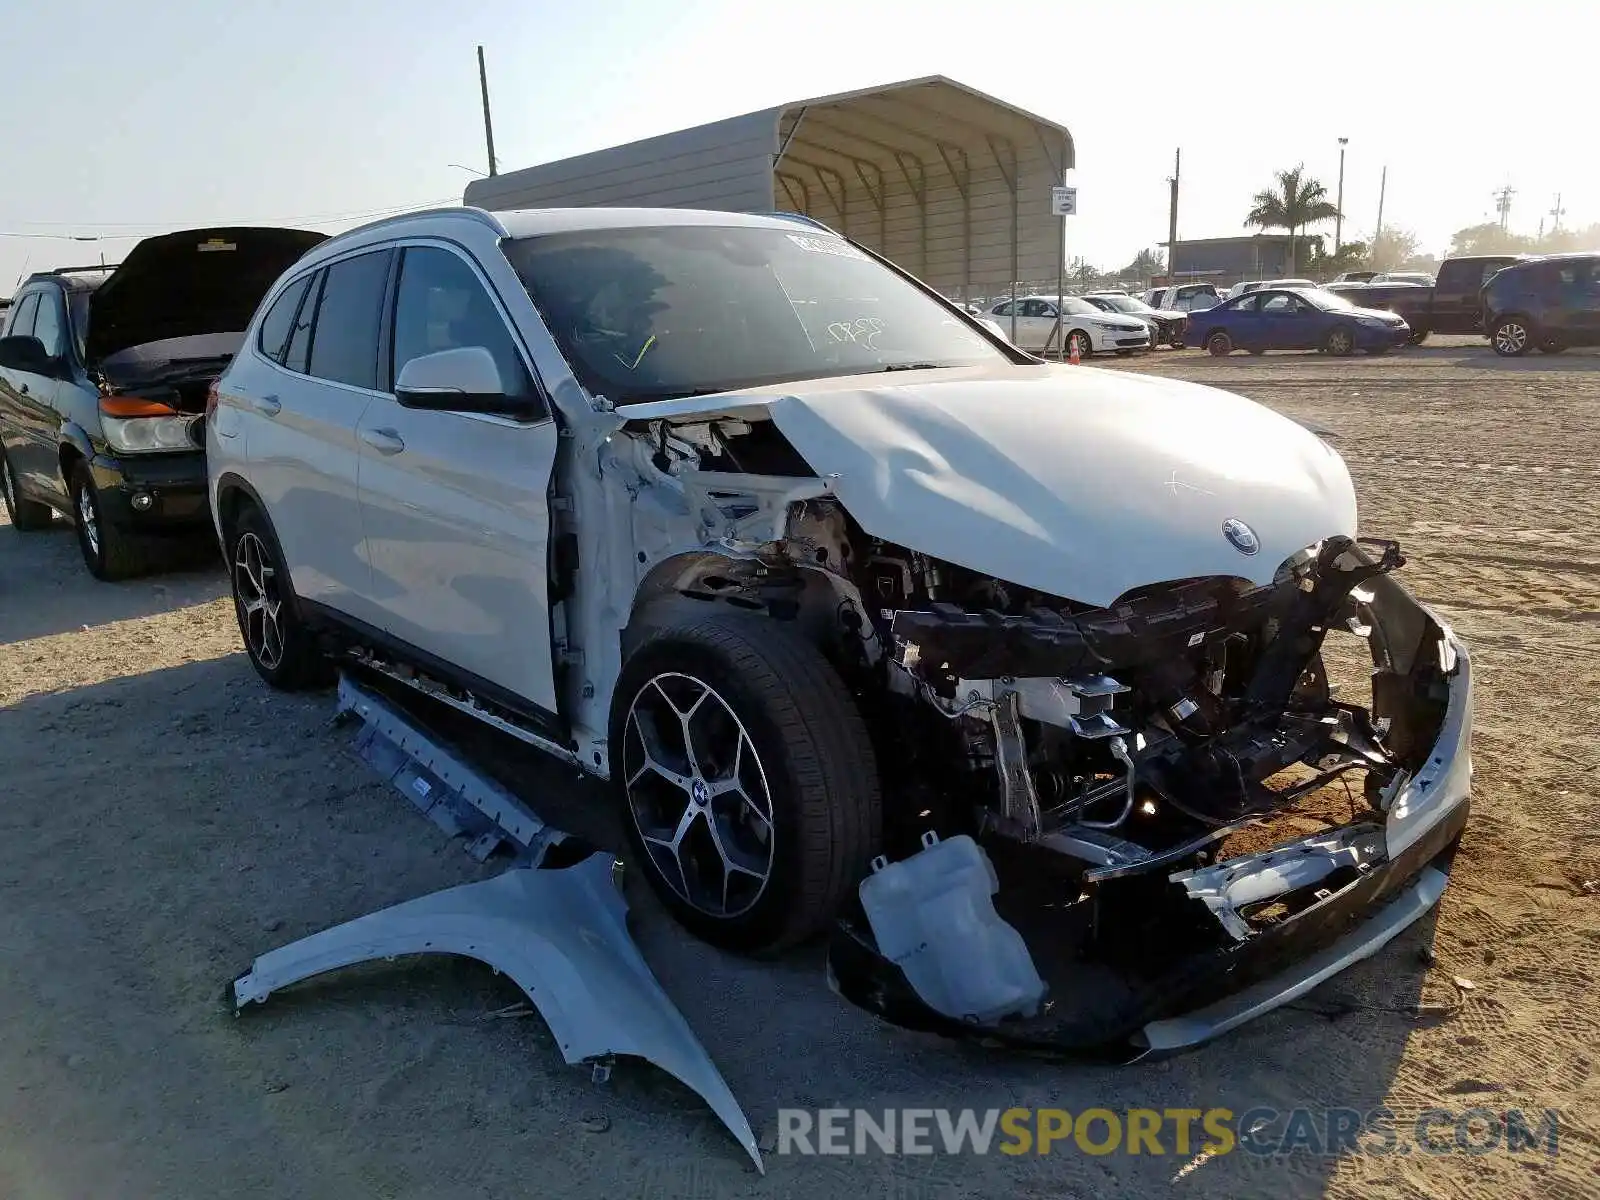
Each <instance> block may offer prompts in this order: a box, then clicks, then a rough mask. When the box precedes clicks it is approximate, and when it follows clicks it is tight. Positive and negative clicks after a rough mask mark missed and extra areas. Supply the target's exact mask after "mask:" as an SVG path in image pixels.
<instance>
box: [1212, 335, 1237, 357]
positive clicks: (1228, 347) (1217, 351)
mask: <svg viewBox="0 0 1600 1200" xmlns="http://www.w3.org/2000/svg"><path fill="white" fill-rule="evenodd" d="M1206 353H1208V354H1211V355H1214V356H1215V357H1217V358H1224V357H1226V356H1227V355H1229V354H1232V353H1233V339H1232V338H1231V337H1229V336H1228V335H1227V334H1225V333H1223V332H1222V330H1220V329H1219V330H1217V332H1215V333H1213V334H1212V335H1211V336H1210V337H1208V338H1207V339H1206Z"/></svg>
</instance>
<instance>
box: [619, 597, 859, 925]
mask: <svg viewBox="0 0 1600 1200" xmlns="http://www.w3.org/2000/svg"><path fill="white" fill-rule="evenodd" d="M610 744H611V778H612V783H613V787H614V788H615V789H616V791H617V796H618V800H619V801H620V803H621V807H622V820H623V826H624V828H625V829H626V831H627V836H628V841H629V844H630V846H631V847H632V850H633V856H634V859H635V861H637V862H638V863H639V864H640V866H641V869H642V870H643V872H644V874H645V877H646V878H647V879H648V880H649V881H650V885H651V887H652V888H653V889H654V890H655V892H656V894H657V895H658V896H659V897H660V898H661V901H662V903H663V904H664V905H665V906H666V907H667V909H668V910H669V911H671V913H672V914H673V916H674V917H676V918H677V920H678V921H679V922H681V923H682V924H683V925H684V926H685V927H686V928H688V929H689V930H690V932H692V933H694V934H695V935H696V936H698V937H700V938H703V939H704V940H706V941H708V942H711V943H712V944H714V945H717V946H721V947H723V948H725V949H729V950H734V951H738V952H741V953H771V952H776V951H779V950H782V949H785V948H787V947H789V946H792V945H795V944H796V943H798V942H801V941H803V940H805V939H806V938H808V937H810V936H812V935H814V934H816V933H818V932H820V931H821V930H823V929H824V928H826V927H827V926H828V925H829V924H830V923H831V922H832V920H833V919H834V917H835V916H836V914H837V913H838V912H839V911H840V909H841V908H842V907H843V906H844V905H845V903H846V902H848V900H849V899H850V897H851V895H852V893H853V891H854V889H855V886H856V884H857V883H858V882H859V881H860V880H861V878H862V877H863V876H864V875H865V874H866V872H867V869H868V864H869V863H870V862H871V860H872V856H873V855H874V854H875V853H877V847H878V844H879V841H880V838H881V830H882V820H883V818H882V809H881V802H880V799H879V792H878V774H877V765H876V760H875V758H874V755H873V751H872V744H871V742H870V740H869V738H868V736H867V731H866V727H865V725H864V724H863V722H862V720H861V716H860V713H859V712H858V711H857V709H856V706H855V702H854V701H853V700H852V699H851V696H850V693H849V692H848V691H847V690H846V689H845V686H844V684H843V682H842V681H841V680H840V679H839V677H838V675H837V674H835V673H834V671H833V668H832V667H831V666H830V665H829V664H828V662H827V660H826V659H824V658H823V657H822V654H821V653H820V652H819V651H818V650H817V649H816V648H815V647H813V646H812V645H811V644H810V643H809V642H807V641H806V640H805V639H804V638H802V637H801V636H800V635H799V634H798V633H797V632H796V631H795V630H794V628H793V627H792V626H789V625H786V624H782V623H779V622H777V621H773V620H769V619H766V618H761V617H754V616H749V615H745V614H742V613H735V612H730V611H726V610H724V611H718V612H710V613H705V612H697V613H681V612H680V613H669V614H666V615H665V616H664V617H663V619H662V620H661V621H660V623H659V624H652V625H650V626H648V627H646V628H645V629H644V630H643V631H642V634H641V637H640V640H639V642H638V644H637V647H636V649H635V650H634V652H633V653H632V654H631V655H630V657H629V658H628V661H627V663H626V665H624V667H623V669H622V672H621V674H620V676H619V677H618V680H617V687H616V691H615V693H614V696H613V700H612V708H611V724H610Z"/></svg>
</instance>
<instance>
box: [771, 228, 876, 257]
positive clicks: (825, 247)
mask: <svg viewBox="0 0 1600 1200" xmlns="http://www.w3.org/2000/svg"><path fill="white" fill-rule="evenodd" d="M788 237H789V240H790V241H791V242H793V243H794V244H795V245H796V246H799V247H800V249H802V250H809V251H811V253H813V254H836V255H838V256H839V257H840V258H865V257H866V255H865V254H863V253H861V251H859V250H857V249H856V248H855V247H854V246H852V245H851V244H850V243H849V242H844V241H840V240H839V239H838V238H831V237H807V236H806V235H805V234H803V233H791V234H789V235H788Z"/></svg>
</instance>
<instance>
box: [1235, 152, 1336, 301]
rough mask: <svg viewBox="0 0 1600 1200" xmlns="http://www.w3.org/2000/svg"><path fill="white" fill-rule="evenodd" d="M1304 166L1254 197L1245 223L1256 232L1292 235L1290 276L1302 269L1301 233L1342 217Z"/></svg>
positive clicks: (1283, 173) (1279, 176) (1282, 175)
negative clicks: (1268, 231)
mask: <svg viewBox="0 0 1600 1200" xmlns="http://www.w3.org/2000/svg"><path fill="white" fill-rule="evenodd" d="M1305 171H1306V169H1305V164H1304V163H1300V164H1298V165H1296V166H1295V167H1293V168H1291V169H1290V170H1287V171H1279V172H1278V173H1277V181H1276V183H1275V184H1274V185H1273V186H1272V187H1270V188H1264V189H1262V190H1261V191H1259V192H1257V193H1256V194H1255V195H1254V196H1252V197H1251V198H1250V211H1249V212H1248V213H1247V214H1245V218H1244V223H1245V225H1246V226H1248V227H1253V228H1256V229H1283V230H1286V231H1287V232H1288V234H1289V274H1291V275H1294V274H1296V273H1298V272H1299V270H1300V255H1299V243H1298V239H1299V234H1300V232H1301V231H1303V230H1304V229H1305V228H1306V227H1307V226H1308V225H1320V224H1321V223H1322V222H1324V221H1331V220H1333V219H1334V218H1335V217H1337V216H1338V215H1339V209H1338V207H1337V206H1335V205H1334V204H1333V203H1332V201H1330V200H1329V199H1328V189H1327V188H1326V187H1325V186H1323V185H1322V184H1321V183H1319V182H1318V181H1317V180H1315V179H1312V178H1311V177H1309V176H1308V175H1307V174H1306V173H1305Z"/></svg>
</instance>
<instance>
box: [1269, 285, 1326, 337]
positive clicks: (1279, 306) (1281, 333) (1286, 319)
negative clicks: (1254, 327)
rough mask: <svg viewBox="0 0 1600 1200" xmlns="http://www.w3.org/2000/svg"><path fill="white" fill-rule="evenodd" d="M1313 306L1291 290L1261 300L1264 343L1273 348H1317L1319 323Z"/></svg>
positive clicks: (1275, 293)
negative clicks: (1317, 325)
mask: <svg viewBox="0 0 1600 1200" xmlns="http://www.w3.org/2000/svg"><path fill="white" fill-rule="evenodd" d="M1314 316H1315V313H1314V311H1313V310H1312V308H1311V305H1309V304H1307V303H1306V302H1305V301H1304V300H1301V299H1300V298H1299V297H1298V296H1293V295H1290V294H1289V293H1288V292H1273V293H1271V294H1269V295H1267V296H1266V297H1264V298H1263V299H1262V301H1261V337H1262V341H1261V343H1260V344H1261V345H1262V346H1263V347H1266V348H1268V349H1272V350H1314V349H1316V331H1315V329H1314V326H1315V325H1316V322H1315V321H1314V320H1313V319H1312V318H1313V317H1314Z"/></svg>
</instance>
